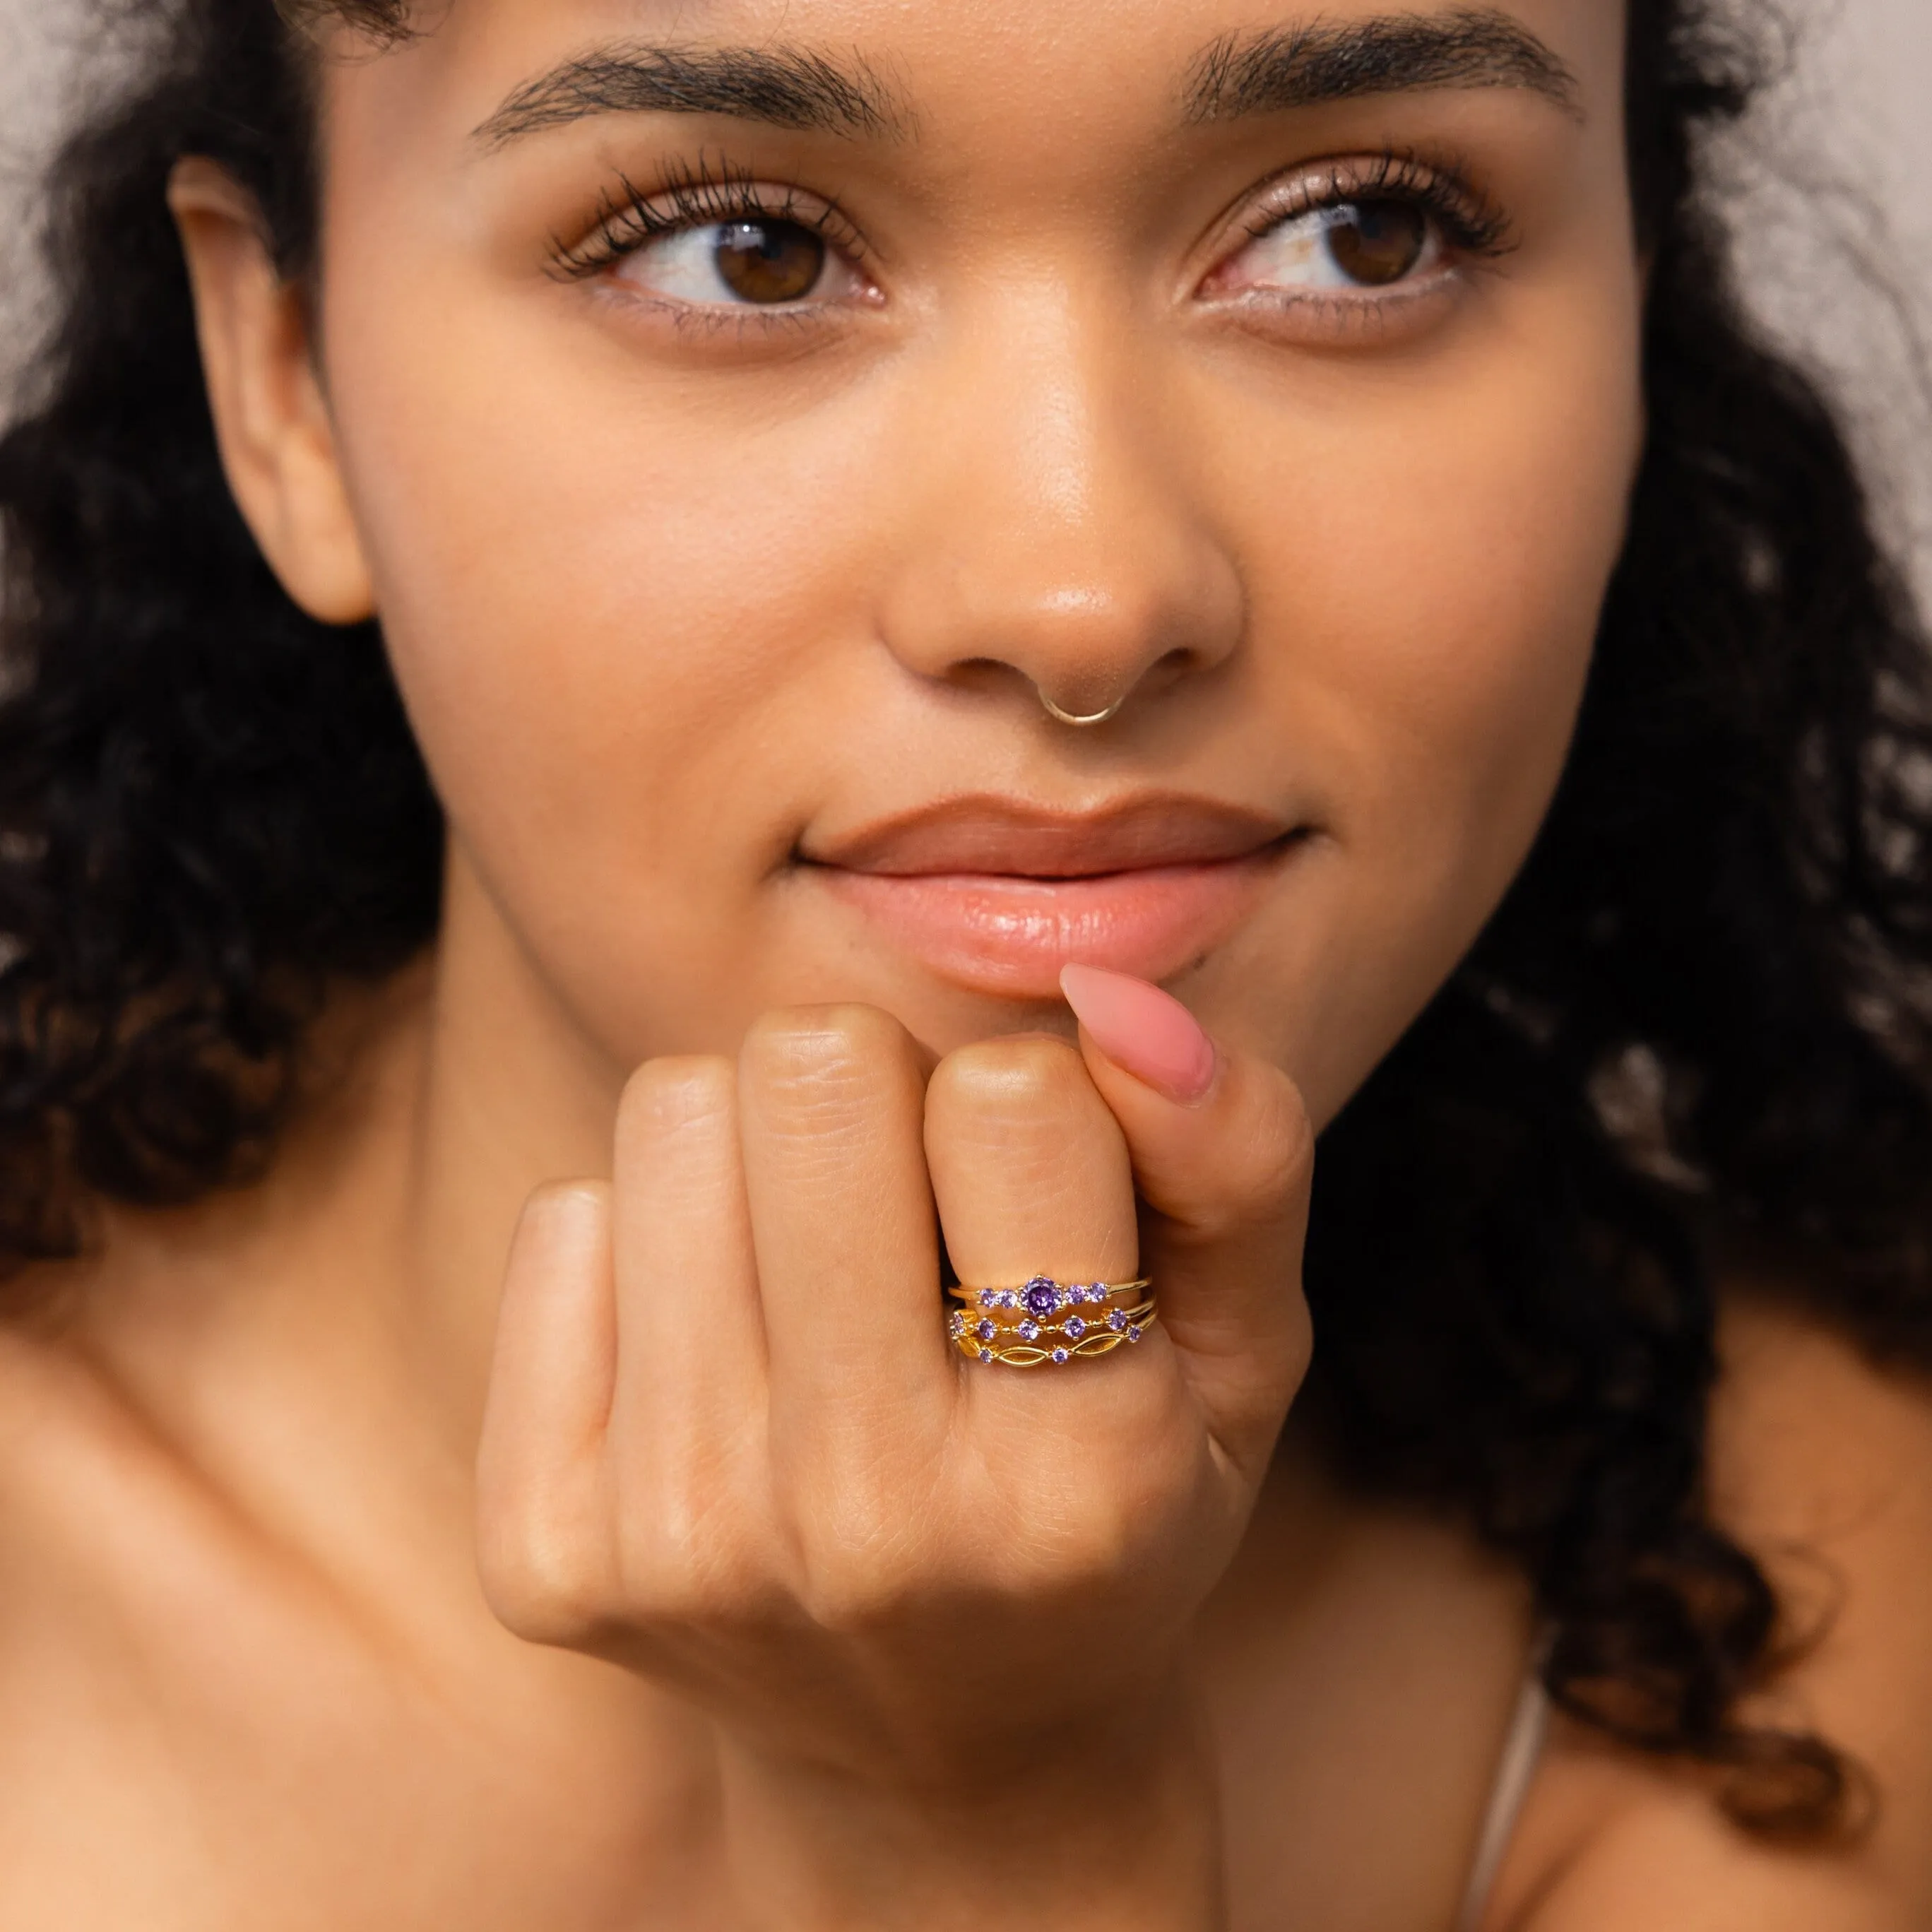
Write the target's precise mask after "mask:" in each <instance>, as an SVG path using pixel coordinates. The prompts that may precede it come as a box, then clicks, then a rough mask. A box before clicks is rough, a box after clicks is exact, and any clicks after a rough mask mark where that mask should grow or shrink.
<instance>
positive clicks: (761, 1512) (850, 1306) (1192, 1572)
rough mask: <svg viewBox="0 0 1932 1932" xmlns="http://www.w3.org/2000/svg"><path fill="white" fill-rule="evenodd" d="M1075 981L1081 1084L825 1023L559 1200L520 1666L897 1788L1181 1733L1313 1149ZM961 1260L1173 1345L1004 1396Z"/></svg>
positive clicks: (507, 1577) (541, 1346) (493, 1583)
mask: <svg viewBox="0 0 1932 1932" xmlns="http://www.w3.org/2000/svg"><path fill="white" fill-rule="evenodd" d="M1070 987H1071V988H1072V989H1073V990H1074V991H1075V992H1076V996H1078V997H1079V1004H1081V1006H1082V1007H1083V1008H1084V1009H1085V1011H1086V1014H1087V1019H1088V1024H1087V1025H1083V1028H1082V1034H1081V1037H1080V1042H1079V1046H1078V1047H1077V1048H1076V1047H1075V1046H1071V1045H1069V1044H1068V1043H1065V1042H1064V1041H1061V1040H1054V1039H1047V1038H1032V1037H1029V1038H1022V1039H1008V1040H999V1041H995V1042H992V1043H987V1044H983V1045H979V1046H971V1047H968V1048H966V1049H963V1050H962V1051H960V1052H956V1053H955V1054H953V1055H951V1056H950V1058H947V1059H946V1060H944V1061H941V1063H940V1064H939V1065H938V1067H937V1069H936V1070H934V1071H933V1072H932V1073H931V1075H930V1076H928V1075H927V1074H926V1070H925V1067H924V1065H923V1064H922V1060H921V1057H920V1055H919V1052H918V1051H917V1050H916V1047H915V1045H914V1043H913V1041H912V1040H911V1039H910V1037H908V1036H907V1034H906V1033H905V1032H904V1030H903V1029H902V1028H901V1027H900V1026H899V1025H898V1024H897V1023H896V1022H894V1021H893V1020H892V1019H889V1017H887V1016H886V1015H884V1014H883V1013H878V1012H876V1011H874V1010H870V1009H866V1008H848V1009H832V1010H814V1011H807V1012H794V1013H781V1014H776V1015H773V1016H769V1017H768V1018H766V1019H764V1020H763V1021H762V1022H760V1024H759V1025H757V1026H756V1027H755V1028H754V1029H753V1030H752V1032H751V1035H750V1037H748V1039H747V1040H746V1041H745V1044H744V1047H743V1049H742V1052H740V1054H739V1056H738V1058H737V1059H736V1061H735V1062H733V1061H727V1060H723V1059H680V1060H664V1061H655V1062H653V1063H652V1064H649V1065H648V1066H646V1067H644V1068H643V1070H641V1071H640V1073H638V1074H637V1076H635V1078H634V1079H633V1080H632V1081H631V1084H630V1086H629V1088H628V1091H627V1092H626V1094H625V1097H624V1100H623V1104H622V1109H621V1112H620V1115H619V1121H618V1126H617V1131H616V1151H615V1158H614V1163H613V1175H614V1178H613V1181H612V1182H611V1183H610V1184H609V1185H607V1186H605V1185H602V1184H565V1185H560V1186H557V1187H551V1188H549V1189H547V1190H544V1191H543V1192H542V1193H540V1194H539V1195H538V1196H536V1197H535V1199H533V1200H532V1202H531V1203H530V1204H529V1208H528V1209H527V1211H526V1214H525V1215H524V1217H523V1223H522V1226H521V1227H520V1230H519V1232H518V1234H517V1239H516V1241H515V1244H514V1249H513V1251H512V1255H511V1261H510V1265H509V1271H508V1283H507V1286H506V1290H505V1296H504V1301H503V1308H502V1320H501V1326H500V1330H499V1344H498V1349H497V1355H496V1365H495V1371H494V1376H493V1383H492V1387H491V1392H490V1402H489V1407H488V1412H487V1421H486V1424H485V1427H484V1438H483V1443H482V1448H481V1460H480V1465H479V1478H480V1480H479V1499H480V1501H479V1508H480V1522H479V1552H480V1560H481V1572H482V1577H483V1581H484V1588H485V1590H486V1592H487V1595H488V1597H489V1600H490V1604H491V1605H492V1607H493V1608H494V1610H496V1613H497V1615H498V1616H499V1617H500V1618H501V1619H502V1621H503V1622H505V1624H506V1625H508V1627H509V1628H511V1630H512V1631H515V1632H516V1633H517V1634H520V1635H521V1636H523V1637H526V1638H529V1639H530V1640H534V1641H536V1642H538V1643H547V1644H553V1645H562V1646H570V1647H573V1648H576V1649H582V1650H584V1651H587V1652H593V1653H595V1654H596V1655H600V1656H602V1657H604V1658H608V1659H610V1660H613V1661H616V1662H617V1663H619V1664H622V1665H623V1666H625V1667H627V1668H629V1669H631V1670H635V1671H637V1672H640V1673H644V1674H646V1675H647V1676H650V1677H652V1678H654V1679H658V1680H659V1681H661V1682H664V1683H666V1684H667V1685H670V1686H673V1687H674V1688H676V1689H677V1690H678V1691H680V1692H682V1694H685V1695H686V1696H688V1697H691V1698H694V1699H695V1700H697V1701H699V1702H700V1703H701V1704H702V1705H703V1706H705V1707H706V1708H707V1709H709V1711H710V1712H712V1715H714V1717H715V1718H716V1720H717V1721H718V1723H719V1724H721V1726H722V1727H724V1728H725V1730H727V1732H729V1733H730V1734H731V1735H732V1736H733V1738H734V1739H736V1740H738V1741H739V1742H741V1743H742V1745H743V1746H744V1747H745V1748H747V1749H748V1750H751V1751H757V1752H761V1753H765V1754H771V1755H772V1756H773V1757H778V1758H783V1759H786V1760H792V1761H799V1762H807V1761H808V1762H811V1763H817V1764H819V1765H821V1766H829V1767H832V1768H834V1769H835V1770H836V1771H837V1772H838V1773H839V1774H840V1775H841V1776H844V1777H846V1778H855V1779H859V1780H862V1781H865V1783H866V1784H868V1785H870V1786H872V1787H875V1788H879V1789H905V1790H915V1789H930V1788H935V1787H946V1786H953V1787H957V1786H958V1784H959V1782H960V1781H981V1782H983V1781H987V1780H998V1779H1001V1778H1009V1777H1010V1776H1012V1775H1016V1773H1018V1772H1022V1770H1024V1769H1025V1768H1026V1767H1027V1766H1028V1765H1029V1764H1031V1763H1032V1762H1033V1761H1034V1760H1035V1759H1037V1757H1039V1755H1040V1754H1041V1753H1042V1752H1043V1751H1059V1750H1064V1749H1067V1748H1073V1745H1076V1743H1077V1742H1078V1741H1079V1740H1080V1739H1082V1738H1083V1737H1085V1738H1087V1739H1089V1741H1090V1742H1091V1741H1092V1740H1097V1739H1100V1738H1101V1737H1103V1736H1117V1735H1118V1731H1119V1727H1120V1726H1121V1723H1122V1721H1123V1714H1124V1713H1128V1712H1133V1711H1136V1710H1139V1709H1149V1710H1151V1709H1155V1708H1156V1707H1157V1706H1164V1705H1165V1704H1167V1703H1171V1701H1172V1700H1171V1696H1170V1693H1171V1691H1172V1685H1173V1683H1174V1682H1175V1676H1176V1673H1178V1660H1179V1656H1180V1652H1181V1645H1182V1641H1183V1637H1184V1633H1185V1631H1186V1629H1187V1625H1188V1623H1189V1622H1190V1619H1191V1618H1192V1617H1193V1614H1194V1613H1195V1612H1196V1610H1197V1609H1198V1607H1199V1605H1200V1604H1201V1603H1202V1600H1203V1599H1204V1598H1205V1596H1206V1595H1207V1594H1208V1592H1209V1591H1210V1590H1211V1589H1212V1588H1213V1587H1214V1584H1215V1583H1216V1582H1217V1580H1218V1579H1219V1577H1220V1575H1221V1574H1222V1573H1223V1571H1224V1569H1225V1568H1226V1566H1227V1565H1228V1563H1229V1561H1230V1559H1231V1558H1232V1556H1233V1553H1234V1552H1235V1548H1236V1547H1237V1545H1238V1543H1239V1541H1240V1539H1241V1535H1242V1532H1243V1530H1244V1527H1245V1525H1246V1523H1247V1517H1248V1514H1249V1511H1250V1508H1251V1507H1252V1505H1253V1499H1254V1496H1255V1493H1256V1489H1257V1487H1258V1486H1259V1483H1260V1481H1261V1479H1262V1475H1263V1474H1264V1472H1265V1469H1266V1467H1267V1465H1268V1460H1269V1457H1270V1455H1271V1452H1272V1450H1273V1448H1274V1442H1275V1439H1276V1436H1277V1433H1278V1432H1279V1430H1280V1426H1281V1423H1282V1421H1283V1417H1284V1415H1285V1414H1286V1410H1287V1408H1288V1406H1289V1402H1290V1401H1291V1400H1292V1397H1293V1395H1294V1393H1295V1389H1296V1388H1297V1386H1298V1383H1299V1381H1300V1379H1301V1376H1302V1374H1303V1373H1304V1370H1305V1368H1306V1366H1307V1359H1308V1353H1309V1326H1308V1319H1307V1309H1306V1305H1305V1304H1304V1301H1303V1298H1302V1295H1301V1286H1300V1262H1301V1243H1302V1238H1303V1234H1304V1228H1305V1225H1306V1212H1307V1195H1308V1184H1309V1178H1310V1169H1311V1166H1312V1144H1311V1138H1310V1132H1309V1128H1308V1124H1307V1118H1306V1116H1305V1115H1304V1111H1303V1109H1302V1106H1301V1101H1300V1099H1299V1097H1298V1095H1297V1094H1296V1092H1295V1089H1294V1088H1293V1086H1292V1085H1291V1083H1290V1082H1289V1081H1288V1079H1286V1077H1285V1076H1283V1074H1282V1073H1280V1072H1279V1071H1278V1070H1277V1069H1275V1068H1274V1067H1271V1066H1268V1065H1267V1064H1263V1063H1261V1062H1259V1061H1252V1060H1248V1059H1245V1058H1241V1057H1238V1056H1232V1055H1226V1054H1220V1053H1217V1052H1216V1051H1215V1050H1214V1049H1213V1047H1212V1046H1211V1045H1210V1044H1209V1043H1208V1041H1207V1040H1206V1038H1205V1035H1202V1034H1200V1033H1199V1029H1198V1028H1195V1027H1194V1023H1193V1021H1192V1020H1191V1019H1189V1018H1188V1016H1187V1015H1186V1013H1185V1011H1184V1009H1182V1008H1181V1007H1178V1005H1177V1004H1175V1002H1173V1001H1171V1000H1169V998H1168V997H1167V996H1166V995H1164V994H1162V993H1160V992H1157V991H1156V990H1155V989H1153V988H1151V987H1148V986H1142V984H1140V983H1139V982H1135V981H1128V980H1119V979H1118V978H1116V977H1115V976H1112V975H1104V974H1092V973H1088V974H1079V975H1078V976H1077V977H1076V976H1070ZM1190 1030H1192V1031H1191V1033H1190ZM942 1238H943V1241H944V1250H945V1253H946V1254H947V1256H950V1259H951V1261H952V1262H953V1265H954V1267H955V1268H956V1270H957V1271H958V1274H959V1277H960V1279H961V1280H962V1281H964V1282H966V1283H970V1284H973V1285H975V1286H980V1285H989V1286H1015V1285H1017V1284H1019V1283H1023V1282H1025V1281H1026V1280H1028V1279H1029V1278H1030V1277H1033V1276H1034V1275H1037V1274H1046V1275H1050V1276H1052V1277H1055V1278H1056V1279H1058V1280H1061V1281H1063V1282H1073V1281H1092V1280H1109V1281H1120V1280H1130V1279H1132V1278H1133V1277H1136V1276H1139V1275H1142V1274H1145V1275H1147V1276H1149V1277H1151V1278H1152V1280H1153V1283H1154V1288H1153V1291H1152V1292H1154V1294H1156V1295H1158V1297H1159V1298H1160V1321H1159V1322H1158V1323H1157V1324H1156V1325H1154V1326H1152V1327H1151V1328H1149V1329H1148V1331H1147V1334H1146V1335H1145V1339H1143V1340H1142V1341H1141V1342H1140V1343H1138V1344H1137V1345H1136V1346H1132V1347H1127V1346H1123V1347H1121V1348H1120V1349H1117V1350H1116V1351H1115V1352H1114V1353H1113V1354H1112V1355H1108V1356H1106V1357H1105V1358H1100V1359H1097V1360H1076V1361H1073V1362H1072V1363H1070V1364H1067V1365H1066V1366H1064V1367H1042V1368H1039V1369H1034V1370H1021V1369H1016V1368H1011V1367H1004V1366H1001V1365H995V1366H992V1367H988V1366H984V1365H982V1364H980V1363H979V1362H977V1361H971V1360H968V1359H967V1358H965V1357H964V1356H962V1354H961V1353H960V1352H959V1350H958V1349H956V1347H955V1346H954V1345H953V1343H951V1342H950V1340H949V1339H948V1337H947V1332H946V1329H945V1326H944V1322H945V1310H946V1307H947V1304H946V1301H945V1299H944V1291H943V1286H942V1283H943V1275H942V1262H941V1241H942ZM1049 1739H1051V1740H1053V1741H1054V1742H1052V1743H1051V1744H1049V1743H1048V1742H1046V1741H1047V1740H1049Z"/></svg>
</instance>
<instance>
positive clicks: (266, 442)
mask: <svg viewBox="0 0 1932 1932" xmlns="http://www.w3.org/2000/svg"><path fill="white" fill-rule="evenodd" d="M168 206H169V209H170V211H172V214H173V215H174V218H175V226H176V227H177V228H178V229H179V230H180V232H181V247H182V249H183V251H184V252H185V254H186V255H187V269H188V278H189V280H190V282H191V284H193V290H194V308H195V320H196V328H197V330H198V332H199V336H200V338H201V359H202V368H203V371H204V372H205V378H206V380H207V383H208V404H209V407H211V410H212V411H213V413H214V432H215V437H216V440H217V443H218V444H219V445H220V450H221V460H222V464H223V467H224V468H225V469H226V471H227V472H228V485H229V488H230V489H231V490H233V492H234V493H235V500H236V502H237V503H238V504H239V505H240V506H241V510H242V516H243V517H245V519H246V520H247V522H248V527H249V528H250V529H251V530H252V531H253V532H254V535H255V541H257V543H258V544H260V546H261V548H262V553H263V556H266V558H267V559H268V560H269V567H270V568H272V570H273V571H275V574H276V575H277V576H278V577H280V578H281V581H282V586H283V588H284V589H286V590H287V592H288V593H289V595H290V596H291V597H292V598H294V599H295V601H296V603H298V604H300V605H301V606H302V608H303V609H304V610H306V611H307V612H308V613H309V615H310V616H312V617H315V618H317V619H320V621H322V622H324V623H327V624H353V623H358V622H361V621H362V619H364V618H365V617H369V616H374V613H375V592H374V586H372V584H371V580H370V574H369V568H368V562H367V559H365V556H364V554H363V550H362V540H361V538H360V537H359V535H358V534H357V532H356V524H355V520H354V518H353V516H352V515H351V514H350V507H349V496H348V492H347V490H346V489H345V488H344V485H343V480H342V472H341V469H340V467H339V466H338V463H337V461H336V450H335V431H334V429H333V428H332V425H331V423H330V422H329V409H328V406H327V404H326V401H324V399H323V389H322V383H321V380H320V377H319V376H318V374H317V368H316V362H315V358H314V343H313V342H312V341H311V334H310V325H309V318H308V314H307V311H306V305H305V303H304V302H303V300H302V294H301V292H300V290H298V289H297V288H296V287H293V285H292V284H290V283H287V282H285V281H284V280H283V279H282V278H281V275H278V273H277V272H276V269H275V263H274V261H273V260H272V258H271V256H270V253H269V245H268V241H267V238H266V234H265V233H264V229H263V220H262V215H261V211H260V209H259V208H257V205H256V204H255V201H254V197H253V196H251V195H250V194H249V193H248V192H247V190H245V189H244V188H242V187H240V186H239V184H237V183H236V181H235V179H234V178H233V176H232V175H229V173H228V172H227V171H226V169H223V168H222V167H220V166H218V165H217V163H214V162H213V161H211V160H205V159H203V158H202V157H199V156H190V157H187V159H184V160H180V161H178V162H176V163H175V168H174V172H173V173H172V175H170V176H169V181H168Z"/></svg>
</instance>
